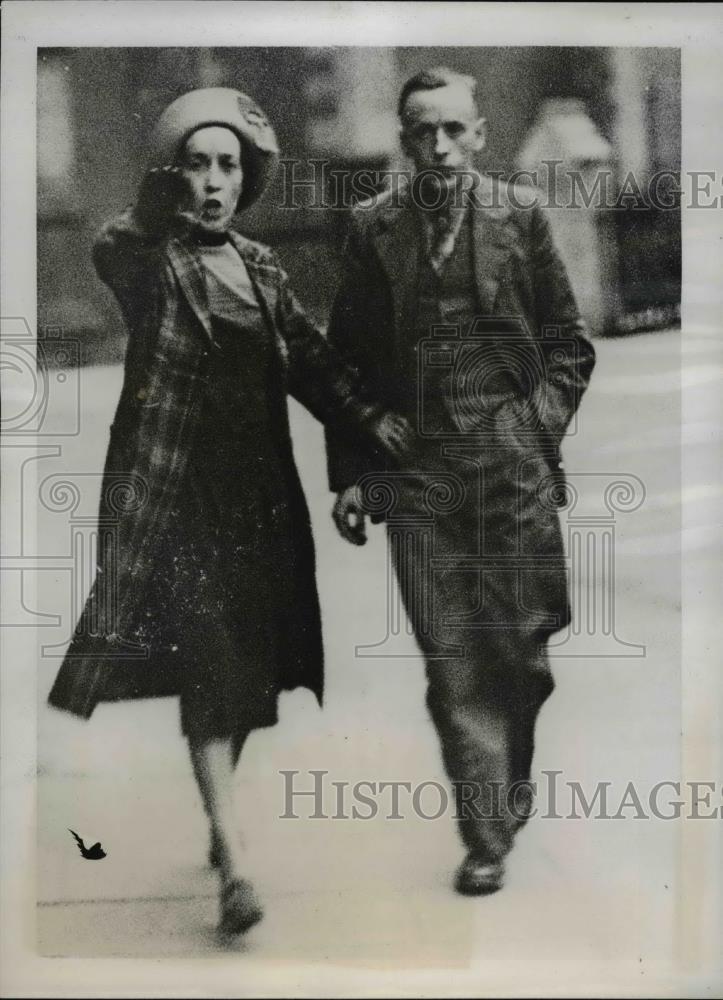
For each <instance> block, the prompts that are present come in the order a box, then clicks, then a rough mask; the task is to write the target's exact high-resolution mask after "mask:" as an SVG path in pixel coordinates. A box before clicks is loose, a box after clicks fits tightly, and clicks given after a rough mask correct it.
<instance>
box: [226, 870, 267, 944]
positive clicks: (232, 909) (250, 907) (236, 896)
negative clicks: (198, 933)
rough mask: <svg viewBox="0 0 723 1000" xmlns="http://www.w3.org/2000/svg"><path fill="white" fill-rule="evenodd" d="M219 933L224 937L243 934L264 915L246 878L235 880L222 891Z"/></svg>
mask: <svg viewBox="0 0 723 1000" xmlns="http://www.w3.org/2000/svg"><path fill="white" fill-rule="evenodd" d="M220 903H221V919H220V921H219V925H218V930H219V933H220V934H222V935H224V936H232V935H236V934H243V933H244V932H245V931H247V930H249V928H251V927H253V926H254V924H257V923H258V922H259V920H261V918H262V917H263V915H264V911H263V910H262V909H261V904H260V902H259V900H258V897H257V895H256V891H255V889H254V887H253V885H252V884H251V883H250V882H249V881H248V880H247V879H245V878H240V879H234V881H233V882H229V883H228V885H226V886H224V887H223V889H222V890H221V899H220Z"/></svg>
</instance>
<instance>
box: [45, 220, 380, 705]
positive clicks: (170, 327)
mask: <svg viewBox="0 0 723 1000" xmlns="http://www.w3.org/2000/svg"><path fill="white" fill-rule="evenodd" d="M230 237H231V239H232V241H233V243H234V245H235V247H236V248H237V250H238V252H239V254H240V255H241V257H242V259H243V261H244V263H245V265H246V267H247V269H248V273H249V275H250V278H251V281H252V283H253V286H254V288H255V291H256V293H257V296H258V299H259V302H260V304H261V308H262V312H263V314H264V317H265V320H266V323H267V327H268V331H269V336H271V337H273V338H274V342H275V345H276V359H277V362H278V376H279V377H278V380H277V385H276V386H275V387H274V388H273V389H272V390H271V391H272V393H274V394H275V395H274V398H273V399H272V400H271V401H270V405H271V411H272V412H273V414H274V418H275V420H276V421H277V422H278V428H277V429H278V431H279V440H280V442H281V447H282V451H283V453H284V456H285V461H286V464H287V471H288V479H289V482H290V489H291V492H292V494H293V499H294V505H295V507H296V509H297V511H300V513H301V516H300V517H297V523H296V526H295V530H296V532H297V534H298V537H296V538H294V539H293V543H294V545H295V547H296V549H297V551H299V552H301V553H302V555H303V559H302V564H303V565H304V567H305V573H306V576H307V579H306V580H305V581H304V583H305V585H306V586H307V587H309V588H311V592H312V594H313V596H314V598H315V596H316V589H315V587H316V584H315V579H314V557H313V541H312V538H311V527H310V522H309V516H308V510H307V508H306V505H305V501H304V498H303V492H302V489H301V485H300V483H299V480H298V474H297V472H296V468H295V466H294V462H293V455H292V450H291V441H290V434H289V426H288V413H287V406H286V395H287V393H291V394H292V395H293V396H295V397H296V398H297V399H298V400H299V401H300V402H301V403H302V404H303V405H304V406H305V407H306V408H307V409H308V410H310V411H311V413H313V415H314V416H315V417H317V418H318V419H319V420H321V421H323V422H325V423H327V422H330V421H333V422H334V423H335V424H336V425H337V426H338V427H339V428H346V431H347V433H349V434H353V432H354V431H355V430H356V431H358V429H359V427H360V425H361V424H362V423H363V422H365V421H366V420H368V419H369V417H371V416H372V415H373V414H374V413H375V412H377V408H376V407H374V406H371V405H369V406H362V405H361V404H359V403H358V402H357V400H356V398H355V396H354V393H353V384H352V381H351V379H350V376H349V373H348V370H347V369H345V368H344V367H343V366H342V365H341V363H340V362H339V361H338V360H337V358H336V355H335V354H334V352H333V350H332V349H331V348H330V347H329V345H328V344H327V342H326V340H325V339H324V337H323V336H322V335H321V333H319V331H318V330H316V329H315V328H314V327H313V326H312V325H311V323H310V322H309V320H308V319H307V317H306V316H305V314H304V312H303V311H302V309H301V307H300V305H299V303H298V302H297V300H296V299H295V297H294V295H293V293H292V292H291V290H290V288H289V282H288V277H287V275H286V273H285V272H284V271H283V269H282V268H281V266H280V264H279V261H278V259H277V258H276V256H275V255H274V254H273V253H272V251H270V250H269V249H268V248H267V247H264V246H262V245H260V244H258V243H254V242H252V241H250V240H248V239H246V238H244V237H242V236H240V235H239V234H238V233H235V232H231V234H230ZM94 262H95V265H96V269H97V271H98V273H99V275H100V277H101V278H102V280H103V281H105V282H106V283H107V284H108V285H109V286H110V288H111V289H112V290H113V292H114V294H115V296H116V298H117V299H118V302H119V304H120V307H121V310H122V312H123V314H124V318H125V321H126V325H127V327H128V330H129V343H128V349H127V354H126V362H125V376H124V384H123V389H122V392H121V396H120V400H119V403H118V407H117V410H116V414H115V418H114V421H113V424H112V426H111V434H110V444H109V449H108V454H107V458H106V463H105V470H104V477H103V487H102V493H101V501H100V511H99V521H98V531H99V545H98V548H99V558H98V567H97V575H96V580H95V582H94V585H93V588H92V590H91V593H90V596H89V598H88V600H87V603H86V607H85V609H84V612H83V614H82V616H81V619H80V621H79V623H78V626H77V628H76V632H75V635H74V637H73V640H72V642H71V645H70V647H69V649H68V652H67V654H66V657H65V659H64V661H63V664H62V665H61V668H60V670H59V672H58V675H57V677H56V680H55V683H54V686H53V688H52V690H51V693H50V697H49V701H50V703H51V704H52V705H54V706H55V707H57V708H61V709H65V710H67V711H70V712H73V713H75V714H77V715H80V716H83V717H86V718H87V717H88V716H90V715H91V713H92V712H93V709H94V708H95V706H96V705H97V704H98V702H100V701H108V700H117V699H123V698H134V697H150V696H159V695H167V694H176V693H178V691H177V690H175V689H174V688H173V687H171V688H169V687H168V680H167V679H166V678H165V677H164V676H163V672H162V671H154V669H153V662H152V660H149V650H148V649H147V648H146V647H143V646H142V645H140V644H138V643H137V642H134V640H133V636H134V633H135V632H136V629H137V626H138V622H139V619H140V616H141V615H142V614H143V595H144V593H145V590H146V585H147V583H148V580H149V575H150V572H151V569H152V567H153V561H154V558H156V552H155V547H154V543H155V540H156V539H157V538H158V537H159V535H160V532H161V531H162V529H163V527H164V525H165V523H166V520H167V516H168V512H169V511H170V510H171V509H172V508H173V503H174V500H175V498H176V495H177V491H178V488H179V485H180V484H181V482H182V479H183V476H184V471H185V469H186V463H187V459H188V456H189V453H190V449H191V445H192V442H193V440H194V431H195V428H196V427H197V425H198V420H199V413H200V405H199V403H200V398H201V389H202V383H203V382H204V380H206V379H207V378H208V375H207V369H208V360H209V357H210V354H211V352H212V351H213V350H214V349H215V345H214V339H213V329H212V325H211V318H210V314H209V307H208V301H207V293H206V286H205V281H204V275H203V271H202V267H201V265H200V263H199V260H198V257H197V255H196V253H195V252H194V248H193V246H192V244H191V243H190V242H188V241H186V240H184V239H182V238H180V237H171V238H168V239H166V240H164V241H162V242H158V241H152V240H150V239H148V238H147V237H144V236H143V235H142V234H141V233H139V231H138V229H137V228H136V226H135V224H134V221H133V214H132V211H131V210H127V211H126V212H125V213H123V215H121V216H120V217H118V218H117V219H114V220H112V221H111V222H110V223H108V224H106V226H105V227H104V228H103V230H102V231H101V233H100V236H99V238H98V240H97V241H96V244H95V247H94ZM229 473H230V474H233V470H229ZM312 604H313V606H314V607H317V608H318V604H317V602H316V601H315V600H314V601H313V602H312ZM315 617H316V618H317V620H316V621H314V622H312V631H313V632H315V640H316V641H315V642H312V643H311V645H310V651H309V656H308V658H307V659H308V662H307V663H306V664H305V666H304V668H303V669H301V670H300V673H299V676H296V677H290V678H287V683H286V684H285V686H288V687H294V686H297V685H298V684H303V685H305V686H307V687H309V688H311V689H312V690H313V691H314V692H315V693H316V695H317V698H318V699H319V700H321V692H322V644H321V630H320V623H319V621H318V616H315ZM307 624H308V623H307Z"/></svg>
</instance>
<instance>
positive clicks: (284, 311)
mask: <svg viewBox="0 0 723 1000" xmlns="http://www.w3.org/2000/svg"><path fill="white" fill-rule="evenodd" d="M272 259H273V261H274V265H275V266H276V267H277V269H278V274H279V306H278V310H279V314H278V318H279V325H280V330H281V334H282V336H283V339H284V344H285V347H286V350H287V352H288V387H289V391H290V393H291V394H292V396H294V398H295V399H298V401H299V402H300V403H301V404H302V405H303V406H305V407H306V409H308V410H309V412H310V413H312V414H313V415H314V416H315V417H316V418H317V419H318V420H319V421H321V422H322V423H323V424H325V425H326V426H327V427H329V426H333V427H334V428H335V431H336V432H338V433H339V435H340V437H341V438H342V439H343V440H344V442H345V444H346V447H347V448H350V449H352V450H353V451H355V452H356V453H360V452H361V453H363V452H365V451H368V450H376V449H379V450H381V451H382V452H383V453H384V454H385V455H386V456H387V457H390V458H392V459H394V460H396V459H398V458H399V457H400V456H401V455H402V454H403V453H404V452H405V451H406V450H407V449H408V448H409V446H410V435H411V430H410V428H409V425H408V424H407V422H406V420H404V418H402V417H400V416H398V415H397V414H396V413H392V412H389V411H387V410H386V408H385V407H384V406H383V405H381V404H379V403H378V402H368V401H365V400H363V399H361V398H360V396H359V393H358V386H357V379H356V378H355V376H354V372H353V370H351V369H350V368H349V367H348V365H346V364H345V363H344V359H343V358H342V357H340V355H339V353H338V352H337V350H336V349H335V348H334V347H333V346H332V345H331V344H330V343H329V342H328V341H327V339H326V338H325V337H324V336H323V335H322V333H321V332H320V331H319V330H318V329H317V328H316V327H315V326H314V324H313V323H312V322H311V321H310V320H309V318H308V316H307V315H306V313H305V312H304V310H303V308H302V307H301V305H300V303H299V302H298V300H297V298H296V296H295V295H294V293H293V292H292V290H291V287H290V284H289V278H288V275H287V274H286V272H285V271H284V269H283V268H282V267H281V264H280V262H279V261H278V258H276V257H275V255H272Z"/></svg>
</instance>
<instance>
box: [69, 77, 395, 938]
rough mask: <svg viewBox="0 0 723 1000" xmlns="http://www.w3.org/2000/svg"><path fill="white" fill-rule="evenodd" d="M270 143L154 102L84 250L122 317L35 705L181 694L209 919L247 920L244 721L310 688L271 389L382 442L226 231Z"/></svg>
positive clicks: (382, 428) (253, 256) (313, 655)
mask: <svg viewBox="0 0 723 1000" xmlns="http://www.w3.org/2000/svg"><path fill="white" fill-rule="evenodd" d="M277 156H278V151H277V147H276V141H275V138H274V134H273V131H272V129H271V127H270V126H269V124H268V122H267V121H266V119H265V118H264V116H263V114H262V113H261V111H260V110H259V109H258V107H257V106H256V105H255V104H254V103H253V101H251V100H250V99H249V98H248V97H247V96H246V95H244V94H241V93H239V92H237V91H234V90H229V89H225V88H211V89H204V90H198V91H192V92H191V93H189V94H186V95H184V96H183V97H180V98H178V100H176V101H174V102H173V103H172V104H171V105H170V106H169V107H168V108H167V109H166V111H165V112H164V114H163V115H162V117H161V119H160V120H159V122H158V125H157V126H156V129H155V132H154V134H153V138H152V158H151V164H150V168H149V170H148V171H147V173H146V175H145V177H144V180H143V182H142V184H141V189H140V192H139V198H138V201H137V204H136V205H135V207H133V208H132V209H128V210H127V211H126V212H124V213H123V214H122V215H121V216H120V217H119V218H117V219H115V220H113V221H112V222H110V223H109V224H107V225H106V226H105V227H104V229H103V230H102V232H101V234H100V237H99V239H98V241H97V243H96V246H95V249H94V260H95V264H96V268H97V270H98V273H99V275H100V277H101V278H102V279H103V281H105V282H106V283H107V284H108V285H109V286H110V288H111V289H112V290H113V292H114V293H115V295H116V297H117V299H118V302H119V304H120V306H121V309H122V311H123V313H124V317H125V320H126V324H127V326H128V331H129V335H130V336H129V343H128V350H127V357H126V363H125V378H124V384H123V389H122V392H121V397H120V401H119V404H118V408H117V412H116V416H115V420H114V422H113V425H112V427H111V437H110V446H109V450H108V456H107V460H106V467H105V473H104V484H103V493H102V497H101V508H100V518H99V537H100V540H101V542H100V553H101V555H100V559H99V565H98V573H97V578H96V581H95V584H94V587H93V590H92V592H91V595H90V597H89V599H88V602H87V605H86V608H85V611H84V613H83V616H82V618H81V620H80V622H79V624H78V628H77V630H76V634H75V636H74V639H73V642H72V643H71V646H70V649H69V650H68V654H67V656H66V659H65V661H64V663H63V665H62V667H61V669H60V671H59V673H58V676H57V678H56V681H55V684H54V686H53V689H52V691H51V694H50V703H51V704H52V705H54V706H56V707H58V708H61V709H65V710H67V711H70V712H73V713H75V714H77V715H80V716H83V717H85V718H87V717H89V716H90V715H91V713H92V712H93V709H94V708H95V706H96V705H97V704H98V703H99V702H101V701H112V700H118V699H126V698H143V697H151V696H163V695H169V694H178V695H180V707H181V725H182V729H183V732H184V735H185V736H186V738H187V740H188V744H189V748H190V753H191V760H192V763H193V768H194V773H195V775H196V779H197V782H198V786H199V789H200V792H201V796H202V798H203V802H204V808H205V810H206V813H207V814H208V817H209V822H210V830H211V855H210V859H211V863H212V864H214V865H216V866H217V867H218V868H219V871H220V876H221V899H220V910H221V921H220V928H221V930H222V931H223V932H227V933H241V932H243V931H244V930H246V929H247V928H248V927H250V926H252V925H253V924H254V923H255V922H256V921H257V920H259V919H260V917H261V908H260V905H259V902H258V900H257V898H256V895H255V893H254V890H253V887H252V885H251V883H250V882H249V881H248V880H247V879H246V878H245V874H246V873H245V865H244V857H243V853H242V851H241V847H240V842H239V838H238V836H237V831H236V829H235V826H234V822H233V801H232V776H233V770H234V767H235V765H236V762H237V760H238V757H239V754H240V752H241V748H242V747H243V744H244V741H245V739H246V737H247V736H248V734H249V733H250V732H251V731H252V730H253V729H256V728H259V727H263V726H269V725H273V724H274V723H275V722H276V719H277V712H276V703H277V697H278V694H279V692H280V691H281V690H283V689H290V688H294V687H296V686H299V685H304V686H306V687H309V688H310V689H311V690H312V691H314V692H315V694H316V695H317V698H318V699H319V701H320V700H321V693H322V647H321V629H320V617H319V605H318V598H317V593H316V586H315V579H314V550H313V542H312V538H311V528H310V521H309V514H308V511H307V508H306V503H305V500H304V496H303V493H302V489H301V485H300V482H299V479H298V474H297V471H296V468H295V465H294V460H293V455H292V450H291V441H290V435H289V425H288V414H287V404H286V394H287V392H289V393H291V394H292V395H294V396H295V397H296V398H297V399H298V400H299V401H300V402H301V403H302V404H304V405H305V406H306V407H307V409H309V410H310V411H311V412H312V413H313V414H314V416H316V417H317V418H318V419H320V420H322V421H324V422H325V423H331V424H333V425H334V427H335V428H336V429H337V431H339V432H342V433H346V434H347V435H349V437H350V439H356V440H357V442H358V443H359V446H360V447H365V446H366V447H370V448H377V449H381V450H382V451H386V452H388V453H390V454H391V455H392V456H393V457H398V456H399V455H400V454H401V453H402V452H403V451H404V449H405V448H406V446H407V443H408V434H409V429H408V425H407V424H406V423H405V422H404V421H403V420H402V418H399V417H397V416H396V415H393V414H389V413H384V412H382V411H380V410H379V409H378V408H376V407H373V406H368V405H364V404H362V403H361V402H360V401H359V400H358V399H357V398H356V396H355V394H354V387H353V383H352V381H351V379H350V375H349V373H348V371H347V370H345V369H344V368H343V367H342V366H341V364H340V363H339V361H338V359H337V357H336V355H335V354H334V353H333V351H332V349H331V348H330V347H329V345H328V344H327V343H326V341H325V340H324V338H323V337H322V336H321V334H320V333H319V332H318V331H317V330H316V329H315V328H314V327H313V326H312V325H311V324H310V323H309V321H308V320H307V318H306V316H305V315H304V313H303V312H302V310H301V308H300V306H299V305H298V303H297V301H296V299H295V298H294V296H293V294H292V292H291V291H290V289H289V285H288V279H287V276H286V274H285V273H284V271H283V270H282V269H281V267H280V265H279V262H278V260H277V258H276V257H275V255H274V254H273V253H272V252H271V251H270V250H269V249H268V248H266V247H263V246H261V245H259V244H257V243H254V242H251V241H250V240H247V239H245V238H244V237H242V236H240V235H239V234H238V233H236V232H235V231H234V230H233V229H231V228H230V226H231V222H232V219H233V217H234V215H235V213H236V212H237V211H238V210H240V209H244V208H246V207H248V206H249V205H250V204H252V203H253V202H254V201H255V200H256V199H257V198H258V197H259V196H260V195H261V193H262V192H263V190H264V188H265V186H266V184H267V182H268V180H269V177H270V175H271V172H272V169H273V166H274V164H275V161H276V159H277Z"/></svg>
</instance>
